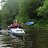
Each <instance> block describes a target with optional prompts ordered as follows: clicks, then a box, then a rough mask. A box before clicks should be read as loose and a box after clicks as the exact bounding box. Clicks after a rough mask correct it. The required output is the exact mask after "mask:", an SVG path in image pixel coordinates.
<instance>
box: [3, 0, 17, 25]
mask: <svg viewBox="0 0 48 48" xmlns="http://www.w3.org/2000/svg"><path fill="white" fill-rule="evenodd" d="M17 14H18V3H17V2H16V1H13V0H12V1H11V0H8V1H7V3H6V5H5V6H4V7H3V10H2V19H3V23H5V24H6V25H9V24H11V23H12V21H13V19H15V16H16V15H17Z"/></svg>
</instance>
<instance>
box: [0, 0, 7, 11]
mask: <svg viewBox="0 0 48 48" xmlns="http://www.w3.org/2000/svg"><path fill="white" fill-rule="evenodd" d="M6 1H7V0H6ZM5 3H6V2H2V0H0V10H2V8H3V6H4V5H5Z"/></svg>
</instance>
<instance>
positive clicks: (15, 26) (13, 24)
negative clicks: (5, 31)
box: [8, 20, 22, 28]
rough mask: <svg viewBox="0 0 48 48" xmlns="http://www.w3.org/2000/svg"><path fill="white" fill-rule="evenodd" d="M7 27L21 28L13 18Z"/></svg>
mask: <svg viewBox="0 0 48 48" xmlns="http://www.w3.org/2000/svg"><path fill="white" fill-rule="evenodd" d="M8 28H22V25H21V24H18V22H17V20H14V21H13V23H12V24H11V25H10V26H8Z"/></svg>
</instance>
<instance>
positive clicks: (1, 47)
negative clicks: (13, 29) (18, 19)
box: [0, 29, 48, 48]
mask: <svg viewBox="0 0 48 48" xmlns="http://www.w3.org/2000/svg"><path fill="white" fill-rule="evenodd" d="M25 32H26V34H25V36H24V38H23V39H21V38H19V37H15V36H13V35H11V36H10V35H9V34H8V32H7V31H4V30H3V31H2V33H0V48H48V30H36V29H27V30H25Z"/></svg>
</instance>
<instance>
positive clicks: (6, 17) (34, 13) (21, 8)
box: [0, 0, 48, 28]
mask: <svg viewBox="0 0 48 48" xmlns="http://www.w3.org/2000/svg"><path fill="white" fill-rule="evenodd" d="M14 19H17V20H18V22H19V23H22V22H23V23H25V22H28V21H33V22H34V27H35V28H48V0H7V2H6V4H5V5H4V6H3V9H2V10H0V24H1V25H2V26H8V25H10V24H11V23H12V21H13V20H14Z"/></svg>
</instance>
